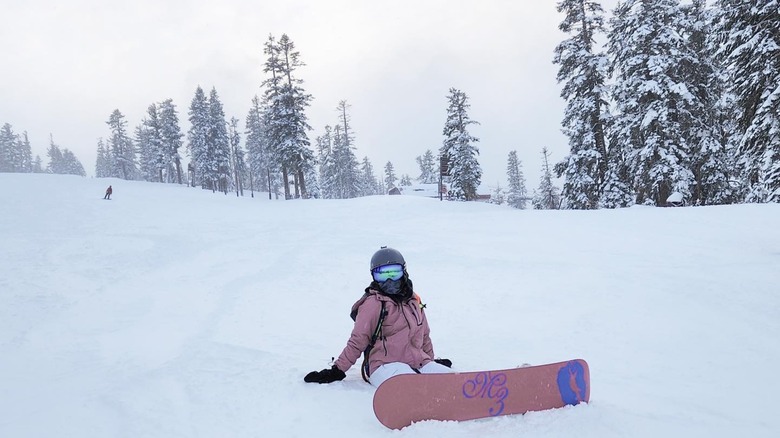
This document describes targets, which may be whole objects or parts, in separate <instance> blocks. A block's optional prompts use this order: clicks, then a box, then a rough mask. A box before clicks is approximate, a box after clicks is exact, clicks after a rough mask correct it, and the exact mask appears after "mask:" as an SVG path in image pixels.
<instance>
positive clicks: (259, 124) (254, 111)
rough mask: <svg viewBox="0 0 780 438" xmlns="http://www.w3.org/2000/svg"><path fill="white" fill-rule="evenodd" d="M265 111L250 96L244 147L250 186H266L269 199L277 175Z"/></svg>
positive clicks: (257, 99) (276, 180)
mask: <svg viewBox="0 0 780 438" xmlns="http://www.w3.org/2000/svg"><path fill="white" fill-rule="evenodd" d="M265 113H266V110H265V109H264V108H263V106H262V104H261V103H260V98H258V97H257V96H255V97H254V98H252V106H251V107H250V108H249V114H248V115H247V116H246V125H245V127H246V131H245V134H246V149H247V154H248V156H249V173H250V179H251V181H250V184H251V185H252V187H258V188H260V187H265V188H267V190H268V199H271V193H272V192H274V193H276V189H275V188H274V187H275V185H276V182H278V181H279V175H278V172H275V171H274V167H275V164H274V163H275V160H274V157H273V151H272V150H271V149H270V148H269V142H268V132H267V131H268V130H267V127H266V124H265Z"/></svg>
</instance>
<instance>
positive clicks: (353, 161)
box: [332, 100, 361, 199]
mask: <svg viewBox="0 0 780 438" xmlns="http://www.w3.org/2000/svg"><path fill="white" fill-rule="evenodd" d="M348 109H349V105H348V104H347V102H346V101H345V100H342V101H341V102H339V105H338V107H337V108H336V110H337V111H338V114H339V123H338V124H337V125H336V127H335V132H334V138H333V148H332V155H333V158H332V166H333V169H332V174H333V177H335V181H336V198H338V199H347V198H355V197H358V196H360V191H361V185H360V171H359V170H358V166H359V163H358V161H357V157H356V156H355V153H354V151H353V149H354V141H355V137H354V134H353V132H352V126H351V125H350V124H349V121H350V117H349V113H348V112H347V110H348Z"/></svg>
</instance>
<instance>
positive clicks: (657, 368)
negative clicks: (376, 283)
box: [0, 174, 780, 438]
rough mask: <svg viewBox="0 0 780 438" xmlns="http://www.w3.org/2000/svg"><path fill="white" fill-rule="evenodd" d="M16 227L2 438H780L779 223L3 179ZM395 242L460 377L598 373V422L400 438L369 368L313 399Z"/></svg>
mask: <svg viewBox="0 0 780 438" xmlns="http://www.w3.org/2000/svg"><path fill="white" fill-rule="evenodd" d="M109 184H111V185H113V189H114V193H113V196H112V198H111V200H110V201H109V200H103V194H104V191H105V189H106V187H108V185H109ZM0 206H2V214H1V215H0V242H2V251H0V436H1V437H14V438H15V437H80V438H81V437H133V438H136V437H166V438H170V437H261V436H265V437H277V436H278V437H362V438H364V437H381V436H396V437H447V438H457V437H477V436H481V437H488V436H489V437H513V438H516V437H524V438H531V437H564V436H566V437H569V436H577V437H580V438H591V437H592V438H596V437H598V438H606V437H667V436H685V437H689V438H690V437H735V436H745V437H748V436H749V437H776V436H780V416H778V415H777V413H776V410H777V406H776V405H775V404H774V401H775V397H776V395H777V394H778V393H780V379H777V378H775V375H776V374H777V371H776V369H775V368H776V366H777V364H778V363H780V227H779V226H778V225H779V224H780V205H778V204H763V205H756V204H749V205H732V206H718V207H686V208H653V207H633V208H627V209H619V210H600V211H534V210H516V209H511V208H508V207H503V206H495V205H490V204H484V203H462V202H446V201H444V202H442V201H439V200H438V199H428V198H422V197H417V196H403V195H402V196H375V197H368V198H359V199H349V200H293V201H278V200H270V201H269V200H268V196H267V194H266V193H255V196H254V198H252V197H250V196H249V192H247V193H246V196H244V197H236V195H235V193H229V194H228V195H224V194H220V193H212V192H210V191H205V190H201V189H199V188H190V187H185V186H178V185H172V184H155V183H147V182H128V181H122V180H117V179H92V178H80V177H75V176H60V175H32V174H0ZM381 245H390V246H392V247H395V248H397V249H398V250H400V251H401V252H402V253H403V254H404V256H405V257H406V260H407V263H408V269H409V273H410V276H411V278H412V280H413V281H414V284H415V288H416V290H417V292H418V293H419V294H420V295H421V296H422V299H423V301H425V302H426V303H427V309H426V311H427V314H428V319H429V322H430V325H431V330H432V332H431V337H432V339H433V342H434V348H435V352H436V355H437V356H438V357H443V358H449V359H451V360H452V361H453V363H454V367H455V368H456V369H458V370H462V371H468V370H481V369H501V368H511V367H516V366H519V365H522V364H524V363H530V364H543V363H549V362H557V361H563V360H567V359H574V358H582V359H585V360H587V361H588V363H589V365H590V371H591V385H592V387H591V401H590V403H588V404H582V405H578V406H568V407H565V408H562V409H554V410H549V411H543V412H534V413H528V414H526V415H515V416H505V417H499V418H489V419H484V420H475V421H468V422H439V421H426V422H421V423H416V424H413V425H412V426H409V427H407V428H405V429H403V430H401V431H391V430H389V429H386V428H385V427H384V426H382V425H381V424H380V423H379V422H378V421H377V420H376V418H375V416H374V414H373V411H372V405H371V402H372V397H373V393H374V389H373V387H371V386H370V385H368V384H367V383H364V382H363V381H362V380H361V377H360V372H359V369H358V367H357V366H356V367H353V368H352V369H350V370H349V371H348V372H347V378H346V379H345V380H344V381H341V382H336V383H333V384H330V385H318V384H307V383H304V382H303V376H304V375H305V374H306V373H307V372H309V371H312V370H319V369H323V368H327V367H329V366H330V365H329V362H330V361H331V358H332V357H333V356H338V354H339V353H340V352H341V350H342V348H343V347H344V345H345V343H346V341H347V338H348V336H349V332H350V330H351V328H352V321H351V320H350V318H349V309H350V306H351V305H352V303H353V302H354V301H355V300H357V299H358V298H359V297H360V296H361V294H362V293H363V289H364V288H365V287H366V286H367V285H368V283H369V280H370V275H369V269H368V264H369V259H370V257H371V255H372V254H373V252H374V251H375V250H376V249H378V248H379V247H380V246H381Z"/></svg>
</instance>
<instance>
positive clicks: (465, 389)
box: [374, 359, 590, 429]
mask: <svg viewBox="0 0 780 438" xmlns="http://www.w3.org/2000/svg"><path fill="white" fill-rule="evenodd" d="M588 400H590V373H589V369H588V364H587V363H586V362H585V361H584V360H582V359H576V360H572V361H567V362H558V363H553V364H547V365H538V366H532V367H526V368H512V369H508V370H495V371H478V372H465V373H452V374H404V375H399V376H395V377H391V378H390V379H388V380H386V381H385V382H384V383H382V384H381V385H380V386H379V388H377V390H376V393H375V394H374V413H375V414H376V416H377V419H379V421H380V422H381V423H382V424H384V425H385V426H387V427H389V428H391V429H400V428H403V427H406V426H408V425H410V424H412V423H413V422H416V421H422V420H473V419H476V418H486V417H493V416H499V415H510V414H523V413H526V412H529V411H540V410H545V409H553V408H560V407H563V406H566V405H570V404H571V405H573V404H578V403H581V402H587V401H588Z"/></svg>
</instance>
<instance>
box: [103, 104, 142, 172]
mask: <svg viewBox="0 0 780 438" xmlns="http://www.w3.org/2000/svg"><path fill="white" fill-rule="evenodd" d="M106 124H107V125H108V128H109V130H110V132H111V135H110V137H109V138H108V145H107V147H108V149H110V150H111V158H112V159H113V161H114V162H113V163H112V164H111V168H112V170H111V176H112V177H117V178H122V179H126V180H134V179H136V178H137V173H138V169H137V163H136V155H135V147H134V146H133V140H132V139H130V136H129V135H128V133H127V121H126V120H125V116H124V114H122V113H121V112H120V111H119V110H118V109H115V110H114V111H113V112H112V113H111V115H110V116H109V118H108V121H107V122H106Z"/></svg>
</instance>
